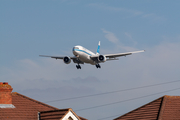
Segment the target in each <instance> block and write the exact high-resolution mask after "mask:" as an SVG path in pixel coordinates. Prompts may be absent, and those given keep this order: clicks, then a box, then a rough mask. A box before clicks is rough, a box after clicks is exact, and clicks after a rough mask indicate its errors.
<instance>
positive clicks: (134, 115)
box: [114, 95, 180, 120]
mask: <svg viewBox="0 0 180 120" xmlns="http://www.w3.org/2000/svg"><path fill="white" fill-rule="evenodd" d="M132 119H133V120H134V119H141V120H142V119H143V120H145V119H146V120H180V96H167V95H166V96H163V97H161V98H159V99H156V100H154V101H152V102H150V103H148V104H146V105H144V106H142V107H140V108H137V109H135V110H133V111H131V112H129V113H127V114H125V115H122V116H120V117H118V118H116V119H114V120H132Z"/></svg>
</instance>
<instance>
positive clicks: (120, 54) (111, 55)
mask: <svg viewBox="0 0 180 120" xmlns="http://www.w3.org/2000/svg"><path fill="white" fill-rule="evenodd" d="M140 52H144V50H141V51H134V52H126V53H117V54H106V55H104V56H106V57H107V58H116V57H121V56H126V55H131V54H133V53H140Z"/></svg>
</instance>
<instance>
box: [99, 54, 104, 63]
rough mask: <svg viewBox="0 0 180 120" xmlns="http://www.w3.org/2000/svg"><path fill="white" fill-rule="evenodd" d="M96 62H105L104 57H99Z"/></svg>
mask: <svg viewBox="0 0 180 120" xmlns="http://www.w3.org/2000/svg"><path fill="white" fill-rule="evenodd" d="M98 61H100V62H105V61H106V57H105V56H104V55H99V57H98Z"/></svg>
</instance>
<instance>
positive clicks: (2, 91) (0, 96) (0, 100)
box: [0, 82, 13, 108]
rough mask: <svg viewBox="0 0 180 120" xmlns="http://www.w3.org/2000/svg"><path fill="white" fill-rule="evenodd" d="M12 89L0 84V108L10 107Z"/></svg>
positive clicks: (4, 83) (7, 85)
mask: <svg viewBox="0 0 180 120" xmlns="http://www.w3.org/2000/svg"><path fill="white" fill-rule="evenodd" d="M12 90H13V88H12V87H11V86H10V85H9V84H8V83H7V82H0V108H2V107H4V108H7V107H8V106H9V107H10V106H13V105H12V95H11V92H12Z"/></svg>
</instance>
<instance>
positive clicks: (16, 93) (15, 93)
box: [11, 92, 58, 109]
mask: <svg viewBox="0 0 180 120" xmlns="http://www.w3.org/2000/svg"><path fill="white" fill-rule="evenodd" d="M11 94H12V95H13V94H14V95H19V96H21V97H23V98H26V99H29V100H31V101H33V102H36V103H38V104H42V105H44V106H47V107H49V108H53V109H58V108H56V107H53V106H50V105H48V104H45V103H43V102H40V101H37V100H35V99H32V98H30V97H27V96H25V95H22V94H20V93H18V92H12V93H11Z"/></svg>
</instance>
